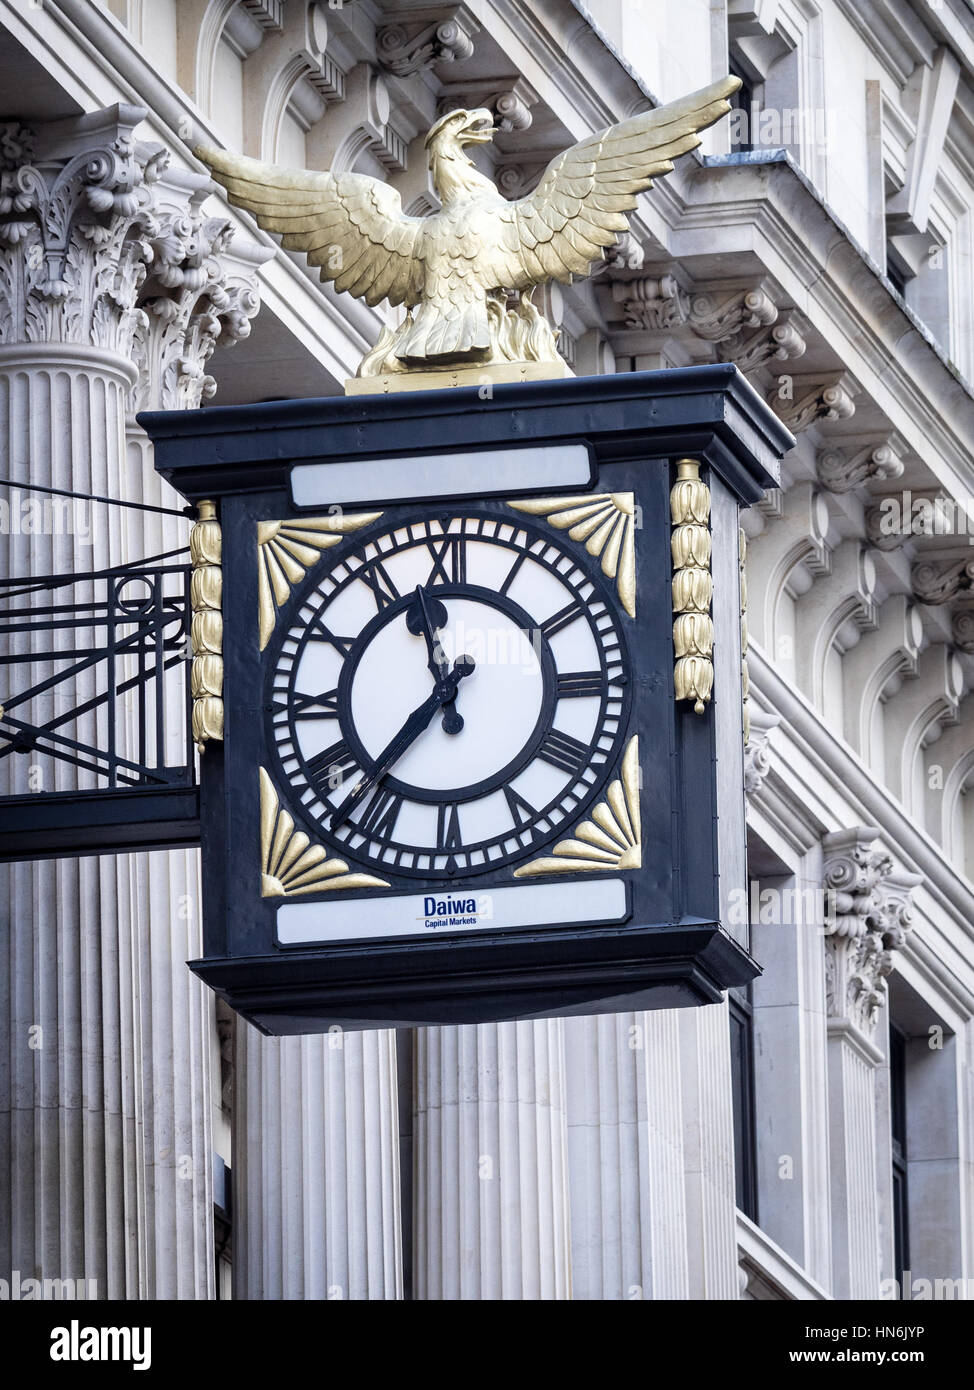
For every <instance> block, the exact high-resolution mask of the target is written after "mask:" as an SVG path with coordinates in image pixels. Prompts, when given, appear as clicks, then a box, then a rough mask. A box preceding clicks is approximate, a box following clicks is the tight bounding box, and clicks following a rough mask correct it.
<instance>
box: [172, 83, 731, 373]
mask: <svg viewBox="0 0 974 1390" xmlns="http://www.w3.org/2000/svg"><path fill="white" fill-rule="evenodd" d="M740 85H741V84H740V80H739V79H738V78H736V77H723V78H721V79H720V80H719V81H717V82H713V83H711V85H710V86H709V87H704V88H702V89H701V90H700V91H698V92H693V93H691V95H689V96H685V97H681V98H680V99H679V100H677V101H672V102H670V103H669V104H668V105H666V106H659V107H657V108H656V109H655V110H653V111H644V112H640V114H639V115H636V116H632V117H630V119H629V120H627V121H621V122H620V123H619V124H617V125H612V126H609V127H608V129H606V130H600V131H597V132H595V133H594V134H592V135H589V136H586V138H585V139H584V140H581V141H579V143H578V144H577V145H573V146H572V147H571V148H570V149H567V150H564V151H562V153H560V154H558V155H556V156H555V157H554V159H552V161H551V163H550V164H549V165H548V167H547V169H546V170H545V171H544V173H543V174H542V176H541V179H540V182H539V183H538V185H537V187H536V188H535V189H534V190H533V192H531V193H529V194H527V196H526V197H523V198H518V199H517V200H515V201H513V202H511V201H509V200H508V199H507V198H505V197H504V196H503V195H502V194H501V192H500V191H499V189H498V188H497V185H496V184H495V183H494V182H493V181H492V180H491V179H490V178H488V177H487V176H486V175H485V174H482V173H481V172H480V171H479V170H478V169H477V168H476V167H475V166H474V164H473V161H472V160H471V159H470V157H469V156H468V155H467V154H466V152H465V151H466V147H467V146H468V145H483V144H488V143H489V142H490V141H491V140H492V139H493V136H494V132H495V126H494V117H493V114H492V113H491V112H490V111H488V110H487V109H486V108H484V107H479V108H477V109H475V110H467V109H465V108H459V109H457V110H455V111H448V112H447V113H446V114H445V115H444V116H442V117H441V118H440V119H439V120H438V121H437V122H436V123H435V124H434V125H433V126H432V128H431V129H430V131H429V134H428V135H427V137H426V149H427V151H428V158H429V167H430V171H431V174H432V181H433V186H434V188H435V190H436V195H437V198H438V199H439V203H440V207H439V210H438V211H437V212H434V213H431V214H430V215H429V216H428V217H412V216H409V215H407V214H406V213H405V212H404V211H403V207H402V200H401V198H400V196H399V193H398V191H397V190H396V189H394V188H390V186H389V185H388V184H387V183H383V182H381V181H380V180H378V179H373V178H370V177H368V176H367V175H365V174H355V173H330V172H315V171H313V170H298V169H282V168H279V167H278V166H276V165H273V164H264V163H262V162H261V161H260V160H256V159H249V158H247V157H246V156H244V155H238V154H230V153H228V152H226V151H224V150H217V149H209V148H200V149H197V150H195V151H194V153H195V154H196V156H197V158H198V159H200V160H202V161H203V163H204V164H206V165H207V166H208V168H209V169H210V171H211V172H212V174H213V176H214V178H216V179H217V180H218V182H220V183H221V184H223V186H224V188H225V189H226V190H227V194H228V196H229V199H230V202H231V203H233V204H234V205H235V206H236V207H241V208H246V210H247V211H248V212H251V213H253V215H254V216H255V217H256V218H257V222H258V224H259V226H260V227H261V228H262V229H263V230H264V231H265V232H277V233H279V234H280V235H281V237H282V245H283V247H284V249H285V250H286V251H304V252H306V253H307V257H308V263H309V265H312V266H318V267H320V271H321V278H322V279H323V280H332V281H334V284H335V289H336V290H339V291H345V292H347V293H348V294H351V295H354V296H355V297H356V298H361V299H364V300H365V302H366V303H367V304H370V305H376V304H379V303H381V302H382V301H383V300H388V302H389V304H390V305H391V306H392V307H393V308H396V307H397V306H400V305H402V306H403V307H404V309H405V316H404V318H403V320H402V322H401V323H400V324H399V325H398V326H397V327H395V328H393V327H389V328H387V329H386V330H385V331H384V332H383V334H382V336H381V337H380V339H379V342H378V343H377V344H376V346H375V347H374V348H373V349H372V351H371V352H369V353H367V354H366V356H365V358H364V359H363V361H362V362H361V364H360V365H359V368H358V372H357V374H356V376H357V389H361V383H362V382H363V381H365V382H371V383H374V385H373V387H372V389H374V390H376V391H383V390H388V389H390V386H389V383H390V381H392V380H394V379H395V377H396V374H401V375H402V377H403V378H407V377H409V376H410V375H411V374H415V375H416V377H417V379H418V378H419V377H422V378H424V379H423V381H422V383H421V384H422V386H423V387H427V386H429V385H436V384H443V385H447V386H448V385H450V384H452V382H451V376H452V374H453V373H454V372H455V370H456V369H457V368H458V367H459V368H464V369H467V368H471V367H477V366H496V365H497V364H501V363H514V364H515V366H516V367H517V368H518V373H517V375H521V373H520V369H521V368H522V367H523V368H527V369H533V368H536V367H537V366H538V364H541V366H542V367H545V368H547V369H548V370H547V372H546V375H548V376H559V375H563V374H564V363H563V361H562V359H561V358H559V356H558V351H557V343H556V338H555V334H554V332H553V331H552V328H551V326H550V324H549V323H548V322H547V320H546V319H544V318H543V317H542V315H541V314H540V313H539V311H538V310H537V308H536V307H535V306H534V304H533V303H532V302H531V293H532V292H533V290H534V289H535V287H536V286H539V285H545V284H547V283H548V282H549V281H551V280H558V281H560V282H561V283H562V284H569V283H570V282H571V281H572V279H573V278H577V277H579V276H585V275H588V274H589V273H590V271H591V269H592V266H593V264H596V263H602V262H604V260H605V250H606V247H609V246H612V245H613V244H614V243H615V241H616V239H617V237H618V236H619V235H620V234H621V233H625V232H628V230H629V216H630V215H631V214H632V212H633V211H634V210H635V208H636V205H637V201H638V197H639V194H640V193H643V192H645V191H646V190H647V189H649V188H652V186H653V179H654V178H659V177H660V176H662V175H664V174H668V173H670V172H671V170H672V169H673V161H674V159H676V158H677V157H678V156H680V155H684V154H687V153H688V152H689V151H690V150H693V149H695V148H696V147H697V146H698V145H699V144H700V137H699V135H698V133H697V132H698V131H701V130H705V129H706V128H707V127H708V126H711V125H713V124H714V122H715V121H718V120H720V119H721V117H722V116H725V115H727V113H728V112H729V111H730V109H731V108H730V102H729V100H728V98H730V97H731V96H733V94H734V93H735V92H736V91H737V89H738V88H739V87H740ZM438 375H439V376H440V381H439V382H438V381H437V379H436V378H437V376H438ZM431 376H432V380H431ZM418 385H419V384H417V388H416V389H418ZM346 389H348V388H346ZM353 389H355V388H353Z"/></svg>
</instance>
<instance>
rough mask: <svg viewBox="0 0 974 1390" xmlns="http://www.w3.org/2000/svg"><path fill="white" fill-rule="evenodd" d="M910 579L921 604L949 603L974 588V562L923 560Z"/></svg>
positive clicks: (914, 569)
mask: <svg viewBox="0 0 974 1390" xmlns="http://www.w3.org/2000/svg"><path fill="white" fill-rule="evenodd" d="M910 579H911V583H912V585H913V593H914V595H915V597H916V598H917V600H918V601H919V602H920V603H930V604H938V605H939V604H942V603H947V602H948V601H949V600H950V599H952V598H955V597H956V596H957V595H958V594H962V593H967V592H968V591H969V590H970V589H971V588H972V586H974V560H921V561H920V562H919V564H916V565H914V566H913V569H912V571H911V573H910Z"/></svg>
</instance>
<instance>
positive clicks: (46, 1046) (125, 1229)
mask: <svg viewBox="0 0 974 1390" xmlns="http://www.w3.org/2000/svg"><path fill="white" fill-rule="evenodd" d="M144 115H145V113H144V112H143V111H142V110H141V109H140V108H133V107H114V108H110V109H109V110H107V111H103V112H96V113H93V114H92V115H89V116H83V117H80V118H78V119H76V120H69V121H59V122H56V123H52V124H51V125H48V126H39V127H37V128H36V129H35V130H34V131H26V130H23V129H22V128H20V127H15V126H10V127H8V128H7V130H6V132H5V136H6V138H5V141H4V154H5V157H6V164H5V166H4V167H3V169H2V171H0V418H2V430H3V454H2V458H0V474H2V475H3V476H6V477H12V478H14V479H16V480H21V481H23V482H28V481H30V482H32V483H38V484H42V485H46V486H50V487H57V488H63V489H66V490H70V491H74V492H79V493H94V494H97V495H99V496H103V497H113V498H125V499H127V500H133V501H148V502H153V503H159V502H161V503H162V504H164V505H178V504H179V499H177V498H175V495H174V494H172V493H171V492H168V495H165V496H164V495H163V485H161V484H160V482H159V480H158V479H157V478H156V476H155V474H154V473H153V472H152V469H151V460H150V459H149V458H148V454H147V449H148V446H147V442H146V441H145V440H144V437H143V436H142V435H141V431H138V430H137V427H134V426H132V425H131V424H130V428H129V438H128V441H127V439H126V416H127V413H128V414H130V412H131V410H132V409H133V408H135V407H136V406H137V405H154V406H161V405H166V406H168V405H176V404H180V403H182V404H198V403H199V396H197V398H196V400H192V399H188V398H187V392H186V391H185V389H183V393H182V398H181V399H180V398H179V393H180V385H179V378H186V377H187V376H193V375H194V373H195V374H196V375H198V376H199V377H203V376H205V373H203V372H202V364H203V363H204V362H205V360H206V357H207V356H208V355H209V353H210V352H211V351H212V350H213V346H214V344H215V343H216V341H218V340H219V339H220V338H221V337H223V336H226V337H227V338H229V339H230V340H232V338H233V337H234V336H240V334H241V332H242V331H244V330H243V329H242V328H241V320H240V317H239V314H238V313H237V311H238V310H241V308H242V312H243V317H244V318H246V316H247V312H249V313H253V312H254V310H255V309H256V300H255V299H253V284H252V280H253V275H252V272H253V268H254V265H255V264H256V260H255V259H254V258H253V257H250V258H249V261H248V257H247V255H246V252H244V254H243V260H242V261H241V262H239V263H238V264H237V265H236V266H235V268H234V270H233V272H232V273H231V272H229V271H228V268H227V267H226V266H225V265H221V264H220V263H219V261H218V260H217V259H215V258H214V256H213V255H212V254H211V253H212V252H213V251H214V249H215V250H216V251H222V250H225V245H226V242H225V241H224V242H223V243H222V244H220V245H218V244H217V241H216V238H215V236H214V235H208V228H207V225H206V224H205V223H204V221H203V219H202V218H201V216H200V213H199V204H200V202H201V200H202V198H203V197H205V196H206V181H205V180H203V179H201V178H199V177H197V176H194V175H185V174H178V175H177V174H167V173H166V156H165V154H164V152H163V151H161V150H156V151H149V150H147V149H146V148H145V147H144V146H138V145H137V143H136V141H135V139H134V137H133V130H134V128H135V126H136V125H137V124H138V123H139V122H140V121H141V120H142V119H143V117H144ZM179 218H182V222H179V224H178V226H176V227H175V229H174V222H178V219H179ZM174 230H175V235H174ZM210 230H211V231H212V229H210ZM180 232H183V233H185V236H184V237H183V240H182V241H180V239H179V235H178V234H179V233H180ZM221 236H224V237H225V229H222V226H221ZM257 259H260V256H258V257H257ZM238 272H239V274H238ZM234 276H237V277H238V279H239V283H238V284H236V285H234V283H233V281H234ZM248 276H249V284H248V283H247V281H248ZM248 295H249V296H250V297H249V298H248V297H247V296H248ZM221 311H222V312H223V315H224V317H223V318H222V319H221ZM163 324H164V325H165V331H164V332H163V333H160V332H159V327H158V325H163ZM238 330H239V331H238ZM153 353H154V361H155V362H156V364H157V367H158V370H157V371H156V372H155V373H154V374H153V373H151V372H150V371H149V370H148V363H149V356H150V354H153ZM173 364H177V366H176V371H175V375H174V374H173V372H172V370H169V375H168V378H167V374H166V370H164V366H165V367H168V368H170V369H171V368H172V366H173ZM23 497H24V498H25V499H31V500H32V502H33V503H35V504H37V507H38V513H37V514H42V513H41V512H40V506H41V502H42V498H43V495H42V494H32V493H27V492H24V494H23ZM11 500H13V499H11ZM16 505H17V507H18V508H20V507H21V499H20V498H17V499H16ZM48 515H49V516H50V517H51V518H52V523H51V524H50V525H46V524H42V525H41V526H40V527H39V528H37V527H35V528H33V529H32V530H31V531H30V533H29V534H16V533H14V534H11V535H9V536H8V537H6V538H4V544H3V546H2V547H0V556H2V560H0V565H2V568H0V572H2V573H4V574H6V575H16V576H26V575H45V574H48V575H49V574H64V575H68V574H74V573H80V572H86V571H93V570H99V569H104V568H107V567H110V566H113V565H118V564H119V563H122V562H126V561H131V560H137V559H141V558H144V557H147V556H151V555H155V554H158V553H160V552H161V551H164V550H172V549H175V548H178V547H179V546H181V545H185V544H186V540H187V536H188V523H187V522H185V521H183V520H182V519H180V518H178V517H169V516H166V517H163V516H160V515H157V514H153V513H150V512H136V511H122V510H120V509H117V508H109V507H104V506H101V505H96V504H85V503H83V502H74V503H69V504H67V506H66V509H65V507H64V506H63V505H62V508H61V510H60V511H53V510H52V511H50V512H49V513H48ZM65 593H67V594H68V595H69V596H70V597H72V598H74V599H76V600H83V599H84V598H86V597H91V595H92V593H93V585H92V584H90V583H89V584H84V583H81V584H79V585H77V586H73V587H72V589H71V590H67V591H65V590H62V591H60V594H61V597H62V598H63V596H64V595H65ZM48 601H50V597H49V591H45V593H44V595H43V596H35V598H34V599H33V602H34V603H39V602H48ZM76 639H77V644H78V645H79V646H83V645H84V644H85V643H86V642H94V640H95V634H94V632H93V631H92V630H90V629H80V630H79V631H78V632H77V633H76ZM18 640H19V641H21V642H23V641H26V640H27V639H25V638H24V639H18ZM35 642H36V645H35V647H34V650H42V649H43V650H48V649H49V647H50V641H49V639H48V638H45V637H37V638H36V639H35ZM59 642H60V646H59V648H58V649H59V650H60V649H63V648H64V647H65V646H66V645H67V643H66V641H65V640H64V639H59ZM55 671H56V666H55V663H54V661H53V660H47V661H45V662H41V663H31V664H27V663H25V664H24V666H23V667H21V668H18V669H17V671H16V674H17V676H19V678H20V680H21V682H22V683H23V684H24V685H29V684H32V683H34V682H35V681H36V680H38V679H39V678H42V677H44V676H50V675H53V674H55ZM179 687H180V682H179V678H178V672H177V673H176V684H175V689H176V691H177V692H178V690H179ZM97 692H98V685H97V682H96V673H95V671H94V669H89V670H88V671H86V672H84V673H82V674H81V675H80V676H79V677H77V678H75V679H74V680H73V681H72V682H71V683H70V685H68V684H67V683H64V682H62V683H61V684H60V685H58V686H55V687H53V688H52V690H51V691H50V692H49V693H48V694H47V695H45V696H42V697H41V698H40V699H38V700H37V701H36V702H35V703H34V704H33V706H32V707H31V708H30V709H29V710H27V709H23V708H19V709H16V711H15V712H16V713H17V714H18V717H20V718H23V719H24V720H27V721H29V722H33V723H36V724H43V723H44V722H45V721H47V720H49V719H51V718H52V717H54V716H55V715H56V714H57V713H62V712H65V711H67V710H70V709H71V708H72V706H74V705H76V704H77V703H79V702H81V701H83V700H85V699H88V698H91V697H92V696H94V695H95V694H96V693H97ZM15 694H16V690H15V688H14V687H13V686H11V688H9V689H8V690H5V691H4V692H2V694H0V698H3V696H6V697H7V704H8V706H10V703H11V696H12V695H15ZM175 699H176V700H178V701H179V704H178V705H176V707H175V708H174V709H173V710H171V714H172V715H173V716H174V717H173V718H172V720H171V721H170V724H171V727H170V745H169V750H168V751H169V752H170V754H174V753H177V752H178V751H179V748H180V746H181V740H182V734H183V730H182V728H181V710H182V703H181V697H180V696H179V695H178V693H177V694H176V695H175ZM106 731H107V730H106V719H105V714H104V712H103V711H100V712H99V711H93V712H92V713H90V714H88V715H85V716H81V717H78V718H74V719H73V720H72V721H71V723H70V724H67V725H64V726H63V727H62V732H66V733H68V734H69V735H70V736H73V737H75V738H77V739H80V740H82V741H84V742H90V743H93V744H96V745H97V746H100V747H104V746H105V744H104V738H105V735H106ZM117 733H118V737H119V747H120V751H121V752H122V753H123V755H124V754H125V753H126V752H130V751H131V750H132V749H133V748H134V746H135V744H134V730H133V727H132V722H131V720H125V719H123V720H122V721H121V723H120V726H119V728H118V730H117ZM0 778H2V779H3V780H2V781H0V794H11V793H22V792H28V791H37V790H48V791H70V790H75V789H82V788H85V787H94V786H97V785H99V779H98V778H97V776H96V774H95V773H93V772H91V771H85V770H80V769H77V768H74V767H72V766H71V765H70V764H69V763H66V762H63V761H60V760H56V759H53V758H51V757H50V756H49V755H42V754H38V753H37V752H36V750H33V751H29V752H27V753H26V754H24V755H19V756H17V757H15V758H5V759H3V760H2V762H0ZM198 896H199V892H198V868H197V856H196V855H195V854H192V853H189V852H186V851H182V852H179V853H173V854H160V853H156V854H152V855H147V854H133V855H115V856H104V857H89V858H84V859H80V860H77V859H62V860H58V861H44V862H34V863H30V862H25V863H19V864H16V865H13V866H10V867H9V868H7V869H0V911H2V912H3V915H4V917H5V918H6V922H5V923H4V926H5V930H4V931H3V933H2V945H0V952H2V957H3V958H2V960H0V989H2V991H3V997H2V1001H0V1010H2V1018H3V1027H4V1031H5V1034H6V1039H5V1041H6V1043H7V1054H8V1057H9V1064H8V1065H7V1066H5V1067H4V1068H3V1070H2V1072H0V1112H2V1113H0V1188H3V1189H4V1190H5V1196H4V1199H3V1200H2V1201H0V1264H2V1266H3V1268H2V1270H0V1276H2V1277H9V1276H10V1274H11V1273H12V1271H14V1270H18V1271H20V1274H21V1278H22V1279H24V1278H28V1277H33V1278H41V1279H57V1278H62V1279H73V1280H82V1279H83V1280H84V1281H85V1283H86V1290H85V1291H86V1294H87V1296H88V1297H96V1296H97V1297H102V1298H105V1297H108V1298H122V1297H128V1298H135V1297H159V1298H166V1297H209V1296H212V1293H213V1277H214V1268H213V1266H214V1260H213V1237H212V1179H211V1143H210V1052H211V1038H210V1032H211V1028H212V1026H213V1025H212V1019H211V1015H212V1004H211V1001H210V998H209V996H208V994H207V992H206V991H204V990H203V988H202V986H201V985H200V984H199V983H198V981H196V980H195V978H194V977H193V976H192V975H191V974H190V972H189V971H188V970H187V969H186V966H185V962H186V960H187V959H189V958H191V957H192V956H194V955H196V954H198V951H199V908H198ZM4 1178H6V1180H4Z"/></svg>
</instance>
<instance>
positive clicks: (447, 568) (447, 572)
mask: <svg viewBox="0 0 974 1390" xmlns="http://www.w3.org/2000/svg"><path fill="white" fill-rule="evenodd" d="M426 545H427V547H428V549H429V553H430V555H431V556H432V559H433V568H432V569H431V570H430V572H429V578H428V580H427V581H426V582H427V583H428V584H466V582H467V538H466V536H444V537H443V538H442V539H441V540H433V539H430V540H428V541H427V542H426Z"/></svg>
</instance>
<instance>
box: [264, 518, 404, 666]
mask: <svg viewBox="0 0 974 1390" xmlns="http://www.w3.org/2000/svg"><path fill="white" fill-rule="evenodd" d="M381 515H382V513H381V512H359V513H357V514H355V515H352V516H345V515H343V514H336V515H335V516H307V517H299V518H296V519H295V520H293V521H259V522H258V523H257V608H258V625H259V633H260V650H261V651H263V650H264V648H265V647H266V646H267V644H268V642H269V641H270V640H271V634H272V633H273V631H274V624H275V623H276V622H277V610H278V609H279V608H281V607H283V605H284V604H285V603H286V602H287V600H288V598H289V597H290V594H291V589H292V588H293V587H294V585H295V584H297V583H299V582H300V581H301V580H302V579H303V578H304V576H305V574H306V573H307V572H308V570H309V569H310V568H311V566H312V565H315V564H317V563H318V561H319V560H320V559H321V552H322V551H323V550H327V549H328V548H329V547H330V546H333V545H338V543H339V541H340V540H341V539H342V537H343V536H347V535H348V534H349V533H350V532H352V531H360V530H361V529H362V527H363V526H368V525H370V523H371V522H373V521H378V519H379V517H380V516H381Z"/></svg>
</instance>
